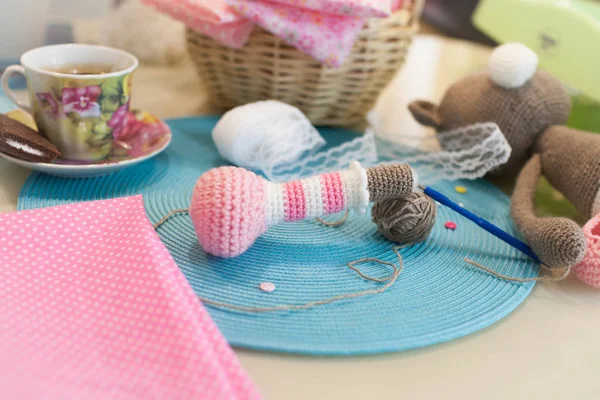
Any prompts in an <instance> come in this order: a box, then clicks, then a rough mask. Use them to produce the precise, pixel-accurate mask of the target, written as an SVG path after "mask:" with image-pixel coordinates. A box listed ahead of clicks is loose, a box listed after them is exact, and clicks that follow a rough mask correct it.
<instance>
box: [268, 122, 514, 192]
mask: <svg viewBox="0 0 600 400" xmlns="http://www.w3.org/2000/svg"><path fill="white" fill-rule="evenodd" d="M398 139H399V141H394V142H391V141H388V140H383V139H378V138H376V135H375V131H374V130H373V129H372V128H369V129H367V131H366V133H365V134H364V135H363V136H361V137H357V138H355V139H353V140H351V141H349V142H346V143H343V144H342V145H340V146H337V147H334V148H331V149H329V150H327V151H323V152H318V153H315V154H305V155H304V156H303V157H300V159H297V160H296V161H294V162H286V163H279V164H275V165H273V164H271V165H268V166H267V165H263V168H261V170H262V172H263V173H264V174H265V176H266V177H267V178H268V179H270V180H271V181H274V182H286V181H291V180H294V179H299V178H303V177H308V176H312V175H316V174H322V173H325V172H332V171H341V170H344V169H347V168H348V166H349V165H350V163H351V162H352V161H357V162H359V163H360V164H361V165H363V166H365V167H370V166H375V165H379V164H390V163H403V164H409V165H410V166H411V167H412V169H413V172H414V176H415V185H418V184H422V185H429V184H432V183H434V182H436V181H439V180H458V179H477V178H481V177H483V176H484V175H486V174H487V173H488V172H490V171H492V170H494V169H495V168H498V167H499V166H501V165H503V164H504V163H506V161H508V158H509V156H510V154H511V151H512V149H511V147H510V145H509V144H508V142H507V141H506V138H505V137H504V135H503V134H502V132H501V131H500V129H499V127H498V125H496V124H494V123H480V124H474V125H469V126H466V127H463V128H460V129H456V130H453V131H448V132H441V133H438V134H437V135H431V136H428V137H421V136H419V137H410V136H398ZM438 140H439V141H440V142H441V144H442V147H443V148H444V151H435V152H425V151H423V150H421V149H422V148H424V147H425V148H431V147H437V146H432V143H431V142H432V141H435V142H437V141H438ZM436 144H437V143H433V145H436ZM263 164H264V163H263ZM365 174H366V173H365Z"/></svg>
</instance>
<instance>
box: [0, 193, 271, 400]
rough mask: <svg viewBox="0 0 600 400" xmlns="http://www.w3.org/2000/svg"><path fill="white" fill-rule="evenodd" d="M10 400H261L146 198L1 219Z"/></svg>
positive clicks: (0, 309) (0, 293)
mask: <svg viewBox="0 0 600 400" xmlns="http://www.w3.org/2000/svg"><path fill="white" fill-rule="evenodd" d="M0 266H1V268H0V299H1V301H0V327H2V329H0V362H1V363H2V365H3V366H5V367H6V368H3V370H2V373H1V374H0V398H2V399H19V400H30V399H31V400H33V399H47V400H54V399H78V400H90V399H127V400H133V399H143V400H151V399H170V400H178V399H182V400H183V399H186V400H187V399H259V398H260V397H261V396H260V394H259V393H258V392H257V390H256V388H255V386H254V385H253V383H252V382H251V380H250V379H249V377H248V375H246V373H245V372H244V371H243V370H242V368H241V366H240V363H239V361H238V360H237V359H236V357H235V354H234V353H233V351H232V350H231V348H230V347H229V346H228V344H227V343H226V342H225V340H224V338H223V337H222V336H221V334H220V333H219V331H218V329H217V327H216V326H215V324H214V323H213V321H212V320H211V318H210V316H209V315H208V313H207V312H206V310H205V309H204V308H203V306H202V305H201V304H200V302H199V300H198V298H197V297H196V295H195V294H194V292H193V291H192V289H191V287H190V286H189V284H188V283H187V281H186V279H185V277H184V276H183V274H182V273H181V271H180V270H179V268H178V267H177V265H175V262H174V261H173V259H172V258H171V256H170V254H169V252H168V251H167V249H166V247H165V246H164V245H163V244H162V243H161V241H160V239H159V238H158V236H157V234H156V233H155V232H154V229H153V228H152V226H151V224H150V222H149V221H148V219H147V217H146V213H145V210H144V203H143V200H142V197H141V196H136V197H126V198H120V199H112V200H104V201H94V202H87V203H77V204H71V205H65V206H59V207H52V208H45V209H39V210H30V211H22V212H16V213H7V214H2V215H0Z"/></svg>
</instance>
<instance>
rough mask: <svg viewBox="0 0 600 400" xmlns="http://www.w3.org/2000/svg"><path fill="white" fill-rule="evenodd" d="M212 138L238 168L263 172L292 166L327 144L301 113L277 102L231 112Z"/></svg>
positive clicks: (258, 103)
mask: <svg viewBox="0 0 600 400" xmlns="http://www.w3.org/2000/svg"><path fill="white" fill-rule="evenodd" d="M212 137H213V141H214V142H215V145H216V146H217V150H218V151H219V154H221V157H223V158H224V159H226V160H227V161H229V162H231V163H233V164H235V165H237V166H239V167H244V168H250V169H257V170H262V171H269V170H271V169H272V168H273V167H274V166H276V165H280V164H283V163H291V162H293V161H295V160H297V159H298V158H299V157H300V156H301V155H303V154H304V153H305V152H307V151H308V152H310V151H313V150H316V149H317V148H318V147H320V146H322V145H323V144H325V140H324V139H323V137H322V136H321V135H320V134H319V132H318V131H317V130H316V129H315V128H314V127H313V126H312V124H311V122H310V121H309V120H308V118H306V116H305V115H304V114H303V113H302V111H300V110H299V109H298V108H296V107H293V106H290V105H289V104H285V103H281V102H279V101H274V100H269V101H259V102H256V103H250V104H246V105H243V106H240V107H236V108H234V109H233V110H230V111H228V112H227V113H226V114H225V115H223V118H221V120H220V121H219V122H218V123H217V125H216V126H215V128H214V129H213V132H212Z"/></svg>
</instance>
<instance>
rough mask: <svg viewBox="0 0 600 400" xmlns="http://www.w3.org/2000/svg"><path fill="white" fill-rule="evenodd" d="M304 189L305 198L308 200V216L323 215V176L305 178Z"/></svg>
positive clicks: (303, 181)
mask: <svg viewBox="0 0 600 400" xmlns="http://www.w3.org/2000/svg"><path fill="white" fill-rule="evenodd" d="M302 189H303V190H304V200H305V201H306V217H307V218H310V217H321V216H322V215H323V194H322V190H321V178H319V176H313V177H312V178H308V179H303V180H302Z"/></svg>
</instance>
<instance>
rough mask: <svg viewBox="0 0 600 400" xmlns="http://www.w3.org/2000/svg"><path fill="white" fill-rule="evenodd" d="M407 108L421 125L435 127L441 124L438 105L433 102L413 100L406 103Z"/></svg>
mask: <svg viewBox="0 0 600 400" xmlns="http://www.w3.org/2000/svg"><path fill="white" fill-rule="evenodd" d="M408 110H409V111H410V113H411V114H412V116H413V117H414V118H415V119H416V120H417V121H418V122H419V123H420V124H421V125H425V126H430V127H433V128H436V129H437V128H439V127H440V126H441V125H442V119H441V118H440V115H439V113H438V106H437V105H435V104H433V103H430V102H428V101H424V100H417V101H413V102H412V103H410V104H409V105H408Z"/></svg>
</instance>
